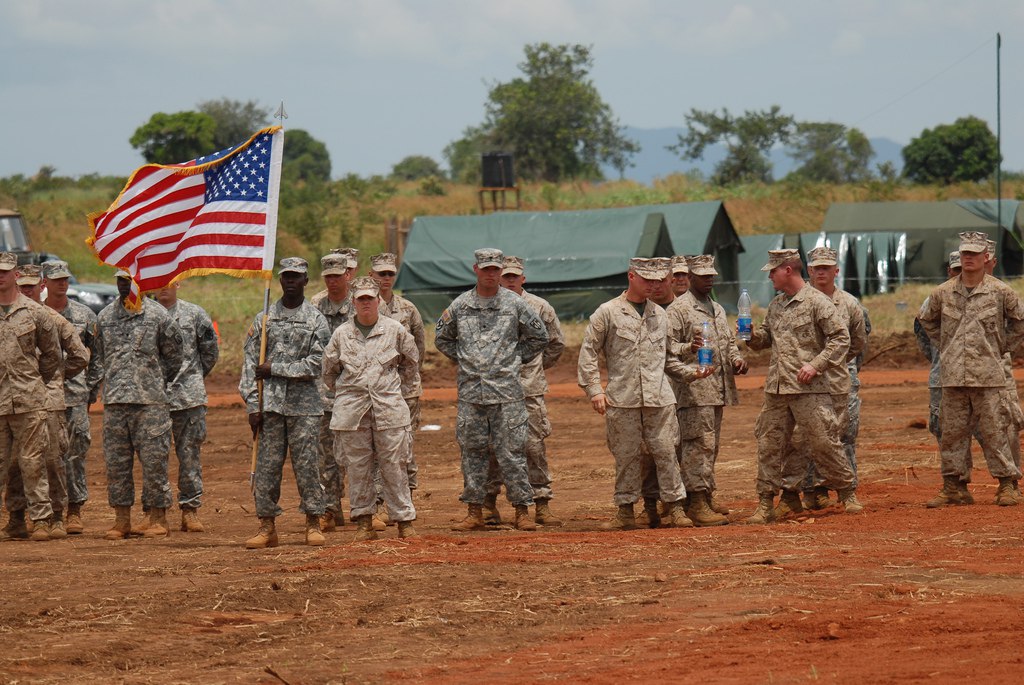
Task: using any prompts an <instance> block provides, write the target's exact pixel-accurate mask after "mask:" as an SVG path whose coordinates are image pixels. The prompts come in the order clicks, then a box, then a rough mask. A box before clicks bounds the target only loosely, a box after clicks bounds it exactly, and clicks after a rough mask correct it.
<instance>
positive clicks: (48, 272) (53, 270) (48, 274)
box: [43, 259, 71, 281]
mask: <svg viewBox="0 0 1024 685" xmlns="http://www.w3.org/2000/svg"><path fill="white" fill-rule="evenodd" d="M43 278H45V279H47V280H51V281H52V280H54V279H57V278H71V268H70V267H69V266H68V263H67V262H65V261H64V260H62V259H50V260H48V261H45V262H43Z"/></svg>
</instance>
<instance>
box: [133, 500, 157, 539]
mask: <svg viewBox="0 0 1024 685" xmlns="http://www.w3.org/2000/svg"><path fill="white" fill-rule="evenodd" d="M152 518H153V515H152V514H151V513H150V511H149V510H148V509H146V508H145V507H143V508H142V517H141V519H140V520H139V521H138V523H136V524H135V525H133V526H132V530H131V534H132V535H145V534H146V531H147V530H149V524H150V522H151V521H152Z"/></svg>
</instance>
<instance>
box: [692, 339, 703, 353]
mask: <svg viewBox="0 0 1024 685" xmlns="http://www.w3.org/2000/svg"><path fill="white" fill-rule="evenodd" d="M703 344H704V336H702V335H700V334H694V336H693V340H691V341H690V352H692V353H693V354H697V350H699V349H700V346H701V345H703Z"/></svg>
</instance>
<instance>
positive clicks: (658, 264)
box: [629, 257, 672, 281]
mask: <svg viewBox="0 0 1024 685" xmlns="http://www.w3.org/2000/svg"><path fill="white" fill-rule="evenodd" d="M671 268H672V259H671V258H669V257H651V258H649V259H648V258H644V257H633V258H632V259H630V260H629V270H630V271H632V272H633V273H635V274H636V275H637V276H639V277H640V278H646V279H647V280H650V281H661V280H664V279H665V277H667V276H668V274H669V271H670V270H671Z"/></svg>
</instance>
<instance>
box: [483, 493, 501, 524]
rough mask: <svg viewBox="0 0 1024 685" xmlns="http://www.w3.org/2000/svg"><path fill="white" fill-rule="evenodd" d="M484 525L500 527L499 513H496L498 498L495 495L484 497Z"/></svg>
mask: <svg viewBox="0 0 1024 685" xmlns="http://www.w3.org/2000/svg"><path fill="white" fill-rule="evenodd" d="M483 513H484V523H486V524H487V525H489V526H500V525H501V512H500V511H498V496H497V495H485V496H484V506H483Z"/></svg>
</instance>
